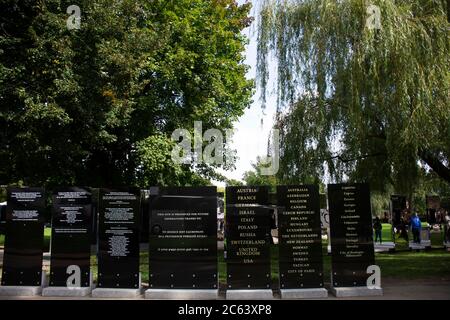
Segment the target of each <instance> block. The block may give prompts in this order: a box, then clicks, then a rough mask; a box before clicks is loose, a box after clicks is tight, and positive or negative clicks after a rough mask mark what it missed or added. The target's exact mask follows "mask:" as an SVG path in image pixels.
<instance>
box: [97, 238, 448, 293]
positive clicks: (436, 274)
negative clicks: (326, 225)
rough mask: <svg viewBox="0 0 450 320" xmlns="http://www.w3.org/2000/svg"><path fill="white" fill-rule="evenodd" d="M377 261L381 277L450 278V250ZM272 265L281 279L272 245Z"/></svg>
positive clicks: (144, 267) (381, 256)
mask: <svg viewBox="0 0 450 320" xmlns="http://www.w3.org/2000/svg"><path fill="white" fill-rule="evenodd" d="M323 248H324V251H323V257H324V259H323V260H324V278H325V282H329V281H330V273H331V256H330V255H328V254H327V251H326V250H327V249H326V245H325V246H324V247H323ZM140 260H141V264H140V271H141V274H142V281H143V282H144V283H148V253H147V252H141V259H140ZM375 261H376V264H377V265H379V266H380V268H381V275H382V277H389V278H397V279H401V280H407V279H411V280H415V279H416V280H417V279H420V280H426V279H429V280H442V279H446V280H450V274H449V270H450V253H449V252H446V251H444V249H441V250H431V251H425V252H410V251H407V252H396V253H377V254H375ZM91 263H92V266H93V272H94V278H96V277H97V260H96V258H95V256H92V257H91ZM271 268H272V280H273V282H274V283H277V282H278V247H277V246H275V245H274V246H272V248H271ZM218 270H219V282H220V283H221V284H225V283H226V262H225V260H224V258H223V251H219V253H218Z"/></svg>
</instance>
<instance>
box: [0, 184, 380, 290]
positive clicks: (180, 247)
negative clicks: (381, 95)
mask: <svg viewBox="0 0 450 320" xmlns="http://www.w3.org/2000/svg"><path fill="white" fill-rule="evenodd" d="M268 194H269V193H268V187H227V189H226V224H225V239H226V240H225V249H226V263H227V288H228V289H230V290H233V289H247V290H248V289H270V288H271V259H270V247H271V245H270V244H271V213H272V212H273V210H275V209H276V210H277V211H278V221H279V270H280V272H279V275H280V289H291V288H299V289H301V288H304V289H306V288H323V287H324V280H323V261H322V238H321V226H320V212H319V190H318V187H317V186H314V185H299V186H278V187H277V201H276V202H277V205H276V206H273V205H269V196H268ZM7 197H8V199H7V203H8V207H7V215H6V216H7V223H6V239H5V252H4V261H3V274H2V285H3V286H39V285H41V276H42V255H43V229H44V222H43V220H42V212H43V210H44V206H45V193H44V190H43V189H42V188H8V196H7ZM52 198H53V199H52V200H53V201H52V203H53V211H52V238H51V263H50V286H55V287H64V286H67V285H68V276H69V275H68V273H69V274H70V272H68V270H69V269H70V267H71V266H77V268H79V275H80V283H79V285H80V286H81V287H88V286H90V285H91V278H92V277H91V271H90V254H91V248H90V237H91V235H90V230H91V223H92V219H91V214H92V199H91V193H90V191H89V189H87V188H76V187H72V188H61V189H58V190H55V191H54V192H53V197H52ZM328 199H329V209H330V220H331V221H330V227H331V245H332V282H333V283H332V285H333V286H334V287H355V286H366V279H367V277H368V275H367V273H366V269H367V267H368V266H370V265H373V264H374V253H373V252H374V251H373V241H372V225H371V210H370V209H371V208H370V193H369V188H368V185H366V184H336V185H329V186H328ZM140 206H141V191H140V189H137V188H126V189H101V190H100V201H99V223H98V238H99V239H98V240H99V241H98V252H97V257H98V280H97V286H98V287H99V288H130V289H133V288H139V287H140V276H139V267H140V263H139V260H140V258H139V229H140V224H141V221H140V214H139V212H140V211H139V210H140ZM149 207H150V219H149V220H150V222H149V268H150V270H149V287H150V288H154V289H217V288H218V269H217V268H218V261H217V190H216V188H215V187H196V188H194V187H186V188H158V187H154V188H151V189H150V199H149Z"/></svg>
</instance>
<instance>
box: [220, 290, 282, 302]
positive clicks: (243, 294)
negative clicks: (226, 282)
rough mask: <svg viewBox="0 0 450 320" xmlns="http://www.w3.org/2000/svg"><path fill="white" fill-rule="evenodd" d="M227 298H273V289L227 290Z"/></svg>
mask: <svg viewBox="0 0 450 320" xmlns="http://www.w3.org/2000/svg"><path fill="white" fill-rule="evenodd" d="M225 298H226V299H227V300H272V299H273V292H272V290H271V289H252V290H227V291H226V294H225Z"/></svg>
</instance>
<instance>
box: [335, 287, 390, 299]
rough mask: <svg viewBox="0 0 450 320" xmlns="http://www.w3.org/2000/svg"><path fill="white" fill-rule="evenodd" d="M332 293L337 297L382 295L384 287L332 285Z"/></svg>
mask: <svg viewBox="0 0 450 320" xmlns="http://www.w3.org/2000/svg"><path fill="white" fill-rule="evenodd" d="M330 291H331V293H332V294H333V295H334V296H335V297H337V298H348V297H372V296H382V295H383V289H382V288H373V289H369V288H368V287H331V289H330Z"/></svg>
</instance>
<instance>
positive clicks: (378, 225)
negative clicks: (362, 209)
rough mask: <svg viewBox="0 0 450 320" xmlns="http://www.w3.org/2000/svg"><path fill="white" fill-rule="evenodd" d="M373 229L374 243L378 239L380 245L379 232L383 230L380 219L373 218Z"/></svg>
mask: <svg viewBox="0 0 450 320" xmlns="http://www.w3.org/2000/svg"><path fill="white" fill-rule="evenodd" d="M373 229H374V230H375V242H377V241H378V239H379V240H380V244H381V243H382V241H381V230H382V229H383V226H382V224H381V221H380V218H378V217H376V218H375V222H374V223H373Z"/></svg>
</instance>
